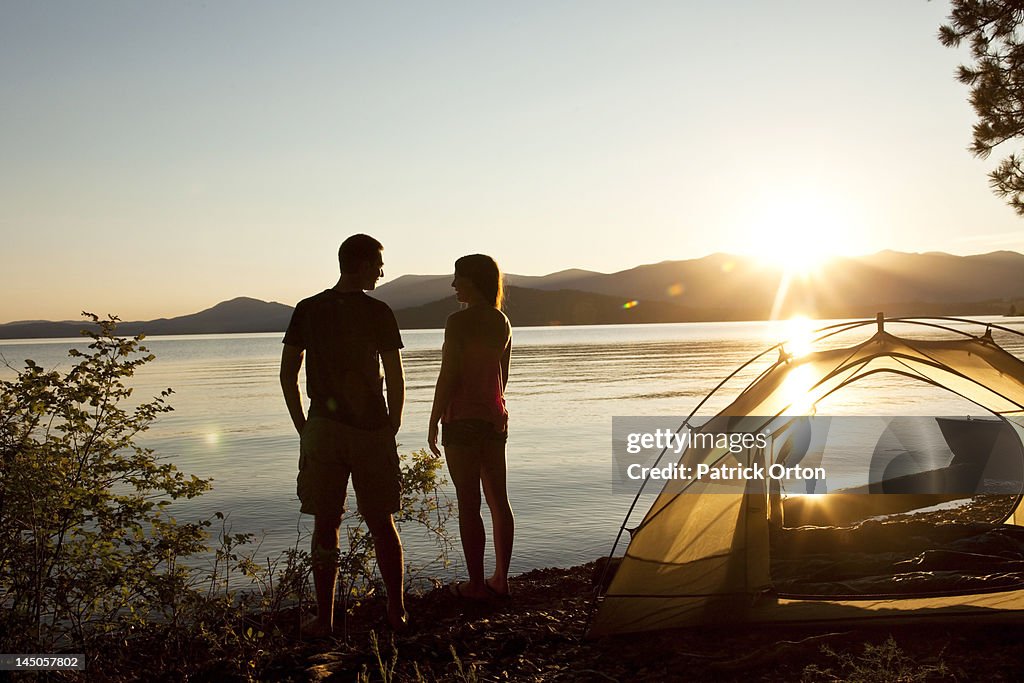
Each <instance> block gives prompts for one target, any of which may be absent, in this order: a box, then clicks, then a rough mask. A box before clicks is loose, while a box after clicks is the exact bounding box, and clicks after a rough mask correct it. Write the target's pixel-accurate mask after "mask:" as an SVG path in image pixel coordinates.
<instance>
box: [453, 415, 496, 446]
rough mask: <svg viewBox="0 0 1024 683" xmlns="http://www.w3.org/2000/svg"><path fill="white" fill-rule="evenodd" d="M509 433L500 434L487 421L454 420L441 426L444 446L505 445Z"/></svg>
mask: <svg viewBox="0 0 1024 683" xmlns="http://www.w3.org/2000/svg"><path fill="white" fill-rule="evenodd" d="M506 441H508V432H499V431H498V430H496V429H495V428H494V424H492V423H491V422H488V421H487V420H454V421H452V422H444V423H442V424H441V444H442V445H444V446H480V445H481V444H483V443H487V442H495V443H505V442H506Z"/></svg>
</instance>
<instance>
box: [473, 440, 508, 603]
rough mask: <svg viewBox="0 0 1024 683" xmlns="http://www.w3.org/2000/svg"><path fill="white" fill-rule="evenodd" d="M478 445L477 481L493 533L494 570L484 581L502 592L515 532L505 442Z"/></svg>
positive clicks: (505, 589) (505, 586)
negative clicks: (489, 513) (484, 497)
mask: <svg viewBox="0 0 1024 683" xmlns="http://www.w3.org/2000/svg"><path fill="white" fill-rule="evenodd" d="M481 448H482V449H483V457H482V458H481V465H480V481H481V483H483V488H484V496H486V497H487V507H489V508H490V510H491V525H492V529H493V534H494V574H492V575H491V578H490V579H488V580H487V584H488V585H489V586H490V587H491V588H492V589H493V590H494V591H495V592H497V593H501V594H505V593H508V568H509V564H510V563H511V562H512V542H513V540H514V538H515V532H516V526H515V525H516V522H515V517H514V516H513V515H512V506H511V504H509V502H508V486H507V473H506V468H505V443H504V442H502V441H486V442H484V444H483V446H482V447H481Z"/></svg>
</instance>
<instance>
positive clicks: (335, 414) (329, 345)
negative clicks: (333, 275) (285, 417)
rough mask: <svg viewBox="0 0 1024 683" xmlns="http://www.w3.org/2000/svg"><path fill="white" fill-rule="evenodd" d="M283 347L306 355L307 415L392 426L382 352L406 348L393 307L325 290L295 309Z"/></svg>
mask: <svg viewBox="0 0 1024 683" xmlns="http://www.w3.org/2000/svg"><path fill="white" fill-rule="evenodd" d="M284 343H285V344H288V345H290V346H297V347H299V348H302V349H305V350H306V393H307V394H308V395H309V416H310V417H327V418H330V419H332V420H337V421H339V422H344V423H345V424H348V425H351V426H353V427H358V428H360V429H379V428H380V427H383V426H384V425H386V424H387V422H388V411H387V404H386V403H385V401H384V394H383V384H382V379H383V378H382V376H381V372H380V353H381V352H382V351H395V350H397V349H400V348H402V336H401V334H400V333H399V331H398V323H397V322H396V321H395V314H394V313H393V312H392V311H391V308H390V307H389V306H388V305H387V304H386V303H384V302H383V301H379V300H377V299H374V298H372V297H369V296H367V295H366V294H365V293H363V292H339V291H337V290H334V289H327V290H324V291H323V292H321V293H319V294H316V295H315V296H311V297H309V298H308V299H303V300H302V301H300V302H299V303H298V305H297V306H296V307H295V311H294V312H293V313H292V320H291V322H290V323H289V324H288V331H287V332H285V335H284Z"/></svg>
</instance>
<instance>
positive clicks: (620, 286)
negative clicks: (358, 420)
mask: <svg viewBox="0 0 1024 683" xmlns="http://www.w3.org/2000/svg"><path fill="white" fill-rule="evenodd" d="M451 277H452V276H451V275H450V274H449V275H403V276H401V277H399V278H397V279H395V280H393V281H391V282H387V283H385V284H383V285H381V286H380V287H378V288H377V289H376V290H375V291H374V292H373V296H375V297H377V298H379V299H381V300H383V301H385V302H387V303H388V304H389V305H390V306H391V307H392V308H393V309H394V310H395V315H396V317H397V318H398V322H399V325H400V326H401V327H403V328H405V329H415V328H440V327H443V326H444V321H445V318H446V317H447V316H448V314H450V313H451V312H452V311H455V310H457V309H458V304H457V303H456V302H455V299H454V297H453V293H452V289H451ZM506 292H507V300H506V306H505V310H506V312H507V313H508V316H509V318H510V319H511V320H512V322H513V324H514V325H516V326H520V327H523V326H534V325H556V324H563V325H586V324H620V323H653V322H688V321H713V320H762V319H767V318H769V317H770V316H772V315H773V314H774V316H776V317H788V316H789V315H792V314H795V313H802V314H804V315H808V316H810V317H816V318H840V317H861V316H873V315H874V314H875V312H877V311H884V312H885V313H886V314H889V315H992V314H1003V313H1007V312H1008V311H1011V307H1013V309H1012V310H1016V309H1018V308H1019V309H1021V310H1022V312H1024V255H1022V254H1019V253H1017V252H1011V251H997V252H992V253H988V254H977V255H973V256H955V255H951V254H945V253H940V252H929V253H924V254H914V253H903V252H895V251H882V252H878V253H876V254H871V255H868V256H859V257H850V258H837V259H833V260H832V261H830V262H828V263H827V264H825V265H824V266H822V267H821V268H819V269H818V270H817V271H815V272H813V273H811V274H808V275H806V276H797V275H792V276H786V275H785V274H784V273H783V272H782V270H781V269H780V268H777V267H768V266H765V265H763V264H761V263H759V262H758V261H757V260H755V259H752V258H750V257H743V256H734V255H729V254H712V255H710V256H706V257H704V258H699V259H690V260H685V261H663V262H661V263H654V264H646V265H641V266H637V267H635V268H630V269H628V270H623V271H619V272H616V273H598V272H594V271H587V270H578V269H573V270H564V271H560V272H557V273H552V274H550V275H544V276H526V275H515V274H508V275H506ZM291 311H292V307H291V306H287V305H285V304H281V303H276V302H266V301H260V300H257V299H251V298H247V297H239V298H236V299H232V300H230V301H224V302H221V303H219V304H217V305H216V306H213V307H212V308H209V309H206V310H204V311H200V312H198V313H193V314H191V315H185V316H180V317H176V318H160V319H157V320H147V321H133V322H125V323H122V324H121V325H120V326H119V328H118V329H119V331H120V332H121V333H122V334H126V335H134V334H138V333H141V332H144V333H145V334H147V335H165V334H211V333H234V332H282V331H283V330H284V329H285V327H287V325H288V320H289V318H290V316H291ZM81 328H82V323H81V322H80V321H64V322H50V321H19V322H12V323H7V324H3V325H0V339H24V338H51V337H77V336H78V335H79V330H80V329H81Z"/></svg>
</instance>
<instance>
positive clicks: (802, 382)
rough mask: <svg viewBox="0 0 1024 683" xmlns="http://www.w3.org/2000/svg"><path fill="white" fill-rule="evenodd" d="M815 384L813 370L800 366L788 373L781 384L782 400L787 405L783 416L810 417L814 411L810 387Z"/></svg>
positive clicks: (806, 366)
mask: <svg viewBox="0 0 1024 683" xmlns="http://www.w3.org/2000/svg"><path fill="white" fill-rule="evenodd" d="M814 384H815V375H814V370H813V368H811V367H810V366H809V365H801V366H800V367H797V368H793V369H792V370H790V371H789V374H788V375H787V376H786V379H785V380H783V382H782V387H781V391H782V399H783V400H784V401H785V402H786V403H787V404H788V406H789V407H788V408H787V409H786V410H785V411H783V414H784V415H810V414H812V413H813V411H814V401H813V397H812V395H811V387H813V386H814Z"/></svg>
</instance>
